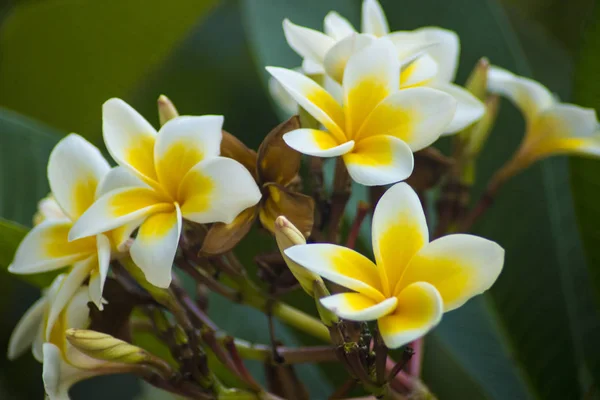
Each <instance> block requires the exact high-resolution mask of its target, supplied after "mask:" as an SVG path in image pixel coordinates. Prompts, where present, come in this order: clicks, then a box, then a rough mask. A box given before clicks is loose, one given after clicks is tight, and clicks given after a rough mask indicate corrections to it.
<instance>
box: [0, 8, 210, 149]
mask: <svg viewBox="0 0 600 400" xmlns="http://www.w3.org/2000/svg"><path fill="white" fill-rule="evenodd" d="M215 3H216V0H179V1H176V2H168V1H160V0H105V1H101V2H98V1H86V0H45V1H32V2H20V3H18V4H17V5H16V6H15V7H14V9H13V10H11V12H10V13H9V14H8V15H7V17H6V19H5V20H4V22H3V24H2V27H1V29H0V60H1V61H0V92H1V93H2V101H1V103H0V104H1V105H3V106H6V107H9V108H12V109H14V110H17V111H19V112H22V113H25V114H27V115H30V116H32V117H35V118H38V119H40V120H42V121H45V122H48V123H50V124H52V125H54V126H56V127H60V128H62V129H63V130H64V131H66V132H69V131H74V132H78V133H80V134H82V135H84V136H86V137H88V138H91V139H92V140H94V141H96V142H99V139H100V129H99V128H100V121H101V120H100V109H101V106H102V103H104V101H106V100H107V99H108V98H110V97H114V96H117V97H126V96H128V95H129V93H130V91H131V90H133V89H134V88H135V87H137V85H138V84H139V83H140V82H141V81H142V80H143V78H144V77H145V76H147V75H148V74H149V73H150V72H152V71H153V70H154V69H155V68H157V67H158V66H159V65H160V63H161V62H162V61H163V60H164V59H165V57H166V56H168V55H169V54H170V52H171V51H172V50H173V48H174V47H176V46H177V45H178V44H179V42H180V41H181V40H183V38H184V37H185V36H186V35H187V34H188V33H189V32H190V30H191V29H192V27H193V26H194V25H195V24H196V23H198V21H199V19H200V18H201V17H203V16H204V15H206V14H207V13H208V11H209V10H210V9H211V7H212V6H213V5H214V4H215ZM213 40H216V38H213Z"/></svg>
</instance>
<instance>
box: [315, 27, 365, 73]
mask: <svg viewBox="0 0 600 400" xmlns="http://www.w3.org/2000/svg"><path fill="white" fill-rule="evenodd" d="M375 40H376V38H375V37H374V36H372V35H366V34H359V33H352V34H350V35H348V36H347V37H345V38H344V39H343V40H340V41H339V42H337V43H336V44H335V45H334V46H333V47H332V48H331V49H330V50H329V51H328V52H327V55H325V60H324V67H325V71H326V72H327V75H328V76H330V77H331V78H332V79H334V80H335V81H337V82H340V83H341V82H342V80H343V78H344V71H345V69H346V64H348V60H349V59H350V57H352V55H353V54H356V53H357V52H359V51H360V50H362V49H364V48H365V47H367V46H369V45H370V44H372V43H373V42H374V41H375Z"/></svg>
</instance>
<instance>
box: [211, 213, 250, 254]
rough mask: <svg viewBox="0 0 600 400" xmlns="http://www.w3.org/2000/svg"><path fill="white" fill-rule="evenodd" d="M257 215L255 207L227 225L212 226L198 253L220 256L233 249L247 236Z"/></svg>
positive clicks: (220, 223) (216, 224) (217, 224)
mask: <svg viewBox="0 0 600 400" xmlns="http://www.w3.org/2000/svg"><path fill="white" fill-rule="evenodd" d="M257 213H258V207H257V206H253V207H248V208H247V209H245V210H244V211H242V212H241V213H240V214H239V215H238V216H237V217H235V219H234V220H233V222H231V223H229V224H224V223H222V222H217V223H215V224H213V225H212V226H211V227H210V229H209V230H208V233H207V234H206V237H205V238H204V241H203V242H202V248H201V249H200V252H201V253H204V254H222V253H225V252H227V251H229V250H231V249H233V248H234V247H235V245H237V244H238V243H239V242H240V240H242V239H243V238H244V236H246V234H248V232H249V231H250V228H252V225H253V224H254V220H255V219H256V215H257Z"/></svg>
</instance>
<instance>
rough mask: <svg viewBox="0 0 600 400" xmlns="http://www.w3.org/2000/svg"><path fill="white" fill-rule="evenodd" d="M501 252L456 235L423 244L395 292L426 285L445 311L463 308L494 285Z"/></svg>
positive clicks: (491, 245)
mask: <svg viewBox="0 0 600 400" xmlns="http://www.w3.org/2000/svg"><path fill="white" fill-rule="evenodd" d="M503 264H504V249H502V247H500V246H499V245H498V244H497V243H494V242H492V241H490V240H486V239H483V238H480V237H478V236H473V235H465V234H456V235H448V236H444V237H442V238H439V239H436V240H434V241H433V242H431V243H429V244H426V245H425V246H424V247H423V248H422V249H421V250H419V252H418V253H417V254H416V255H415V256H414V257H413V258H412V260H411V261H410V263H409V264H408V267H407V268H406V271H405V272H404V275H403V276H402V281H401V282H400V283H399V286H398V287H397V288H396V292H400V291H401V290H403V289H402V288H404V287H407V285H410V284H412V283H413V282H429V283H430V284H432V285H433V286H435V288H436V289H437V290H438V292H439V293H440V295H441V296H442V299H443V301H444V311H450V310H454V309H455V308H458V307H460V306H462V305H463V304H464V303H465V302H466V301H467V300H469V299H470V298H471V297H473V296H476V295H478V294H480V293H483V292H484V291H486V290H487V289H489V288H490V287H491V286H492V284H493V283H494V282H495V281H496V279H497V278H498V276H499V275H500V272H501V271H502V266H503Z"/></svg>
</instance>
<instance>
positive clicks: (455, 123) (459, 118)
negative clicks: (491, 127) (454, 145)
mask: <svg viewBox="0 0 600 400" xmlns="http://www.w3.org/2000/svg"><path fill="white" fill-rule="evenodd" d="M432 87H433V88H434V89H437V90H441V91H442V92H444V93H448V94H449V95H450V96H452V97H454V99H455V100H456V102H457V103H456V112H455V113H454V118H452V121H451V122H450V124H448V126H447V127H446V130H445V133H446V134H452V133H456V132H460V131H462V130H463V129H465V128H467V127H468V126H470V125H472V124H473V123H475V122H476V121H479V120H480V119H481V118H482V117H483V114H484V113H485V106H484V105H483V103H482V102H481V101H480V100H479V99H478V98H477V97H475V96H473V95H472V94H471V93H470V92H469V91H468V90H466V89H464V88H462V87H460V86H458V85H455V84H453V83H439V84H435V85H432Z"/></svg>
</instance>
